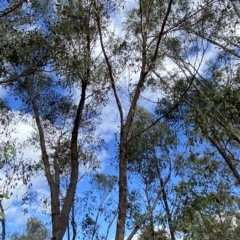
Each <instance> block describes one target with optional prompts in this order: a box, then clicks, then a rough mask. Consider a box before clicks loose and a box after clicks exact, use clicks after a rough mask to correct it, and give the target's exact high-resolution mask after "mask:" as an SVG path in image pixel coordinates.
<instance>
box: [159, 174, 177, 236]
mask: <svg viewBox="0 0 240 240" xmlns="http://www.w3.org/2000/svg"><path fill="white" fill-rule="evenodd" d="M160 181H161V187H162V189H163V190H162V198H163V203H164V208H165V211H166V213H167V221H168V226H169V230H170V235H171V240H176V238H175V234H174V233H175V231H174V229H173V226H172V214H171V211H170V209H169V206H168V201H167V194H166V191H165V185H164V182H163V179H162V178H161V179H160Z"/></svg>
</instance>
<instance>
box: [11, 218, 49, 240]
mask: <svg viewBox="0 0 240 240" xmlns="http://www.w3.org/2000/svg"><path fill="white" fill-rule="evenodd" d="M24 230H25V232H24V233H23V234H20V233H18V232H14V233H12V234H11V235H10V239H11V240H34V239H39V240H45V239H49V238H50V231H49V229H48V228H47V227H46V226H45V225H44V223H43V222H42V221H41V220H40V219H38V218H36V217H31V218H29V219H28V221H27V223H26V226H25V229H24Z"/></svg>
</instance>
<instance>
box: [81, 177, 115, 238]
mask: <svg viewBox="0 0 240 240" xmlns="http://www.w3.org/2000/svg"><path fill="white" fill-rule="evenodd" d="M116 185H117V177H116V176H114V175H108V174H102V173H97V174H94V175H93V176H92V177H91V179H90V187H91V189H90V190H88V191H86V192H85V193H83V194H82V195H83V196H80V197H79V201H81V202H82V204H81V206H79V207H80V213H79V215H80V216H79V217H80V220H79V221H78V222H77V225H78V226H80V227H81V231H79V234H78V235H79V238H80V239H91V240H94V239H104V240H107V239H109V237H110V233H111V228H112V225H113V223H114V221H115V219H116V215H117V201H116V197H115V195H116ZM80 236H82V237H80Z"/></svg>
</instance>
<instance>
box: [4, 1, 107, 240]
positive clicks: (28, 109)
mask: <svg viewBox="0 0 240 240" xmlns="http://www.w3.org/2000/svg"><path fill="white" fill-rule="evenodd" d="M33 3H34V2H32V6H34V5H33ZM36 3H37V2H36ZM40 5H41V4H40ZM38 7H39V6H38ZM53 8H54V7H53ZM25 10H26V12H25ZM55 10H56V11H55V12H53V13H52V12H48V14H49V15H51V14H53V15H54V21H52V22H47V24H46V25H45V28H46V29H45V28H44V27H42V28H39V25H40V26H42V25H41V24H42V22H38V21H36V22H35V26H34V30H25V32H24V31H22V33H21V34H22V35H21V37H22V39H23V41H21V39H20V43H19V42H18V41H19V39H18V38H17V37H16V35H14V36H13V37H10V36H9V37H8V40H9V41H10V42H11V41H13V42H11V44H15V42H14V41H17V44H18V43H19V44H20V47H19V46H18V45H19V44H18V45H17V46H16V49H15V48H14V49H13V50H12V51H11V52H10V53H8V54H7V51H8V47H10V43H9V45H7V46H5V48H4V50H5V51H6V56H7V57H8V56H10V57H9V58H8V62H6V61H5V62H4V63H3V65H4V66H5V65H6V64H8V65H9V68H11V69H10V70H11V71H8V72H7V73H6V74H7V76H8V75H10V74H11V76H12V77H13V78H15V72H16V77H17V80H18V81H15V82H13V81H12V80H13V78H11V77H10V78H9V79H8V80H3V82H2V83H7V87H8V89H9V90H10V91H11V94H12V95H13V96H14V97H15V98H18V99H20V100H21V106H20V110H21V112H22V113H28V114H29V113H30V114H31V115H32V116H33V117H34V120H35V125H34V126H33V128H34V130H35V131H34V132H33V134H32V137H31V139H29V142H31V144H32V147H35V148H37V149H39V148H40V151H41V159H40V161H38V159H37V160H35V162H37V163H35V164H34V166H32V168H30V170H29V171H31V169H35V170H37V171H38V172H41V171H43V173H44V175H45V176H46V179H47V184H48V186H49V189H50V208H51V219H52V239H62V238H63V236H64V234H65V231H66V228H67V225H68V222H69V214H70V211H71V207H72V204H73V201H74V196H75V192H76V188H77V184H78V181H79V179H80V178H81V177H82V175H85V174H86V173H87V172H89V171H91V170H94V169H96V168H98V166H99V161H98V160H97V157H96V155H95V152H96V151H98V150H99V149H100V147H101V144H102V142H101V140H99V139H98V138H96V137H95V136H94V135H93V132H94V130H95V123H96V121H95V119H96V118H97V116H98V114H99V113H98V111H99V106H100V105H101V103H102V102H103V101H104V100H105V99H104V97H102V96H103V95H102V94H101V91H102V90H103V91H106V89H105V86H106V84H105V81H104V78H103V76H102V72H101V65H100V64H99V62H98V61H99V60H98V58H97V56H96V54H95V53H94V48H95V45H96V32H97V31H96V24H95V22H94V19H93V17H92V11H93V10H94V8H93V3H92V2H91V1H83V2H77V1H69V2H67V3H66V2H64V4H63V3H62V4H60V5H59V4H56V8H55ZM42 11H44V9H41V8H40V10H39V12H38V13H37V14H36V15H35V17H36V18H37V17H39V19H41V17H43V16H42ZM21 13H22V15H20V16H22V17H23V18H24V16H25V14H26V15H27V13H28V10H27V9H24V8H23V9H22V12H21ZM30 13H31V11H30ZM30 19H31V18H30ZM45 20H46V19H45ZM50 20H51V19H50ZM10 23H11V24H12V25H13V26H14V23H13V22H12V21H10ZM17 23H18V22H17ZM24 24H26V25H25V27H27V22H26V23H24ZM38 24H39V25H38ZM67 26H71V28H68V29H67V28H66V27H67ZM18 27H19V26H16V28H17V29H16V30H15V31H16V32H18V31H19V29H18ZM20 30H21V29H20ZM20 32H21V31H20ZM24 44H25V45H24ZM24 46H25V48H24ZM39 63H41V65H40V66H41V67H40V68H38V67H39ZM30 64H33V65H34V66H35V65H36V66H37V68H31V67H30V68H29V66H30ZM24 69H27V72H25V70H24ZM29 69H31V71H30V72H29ZM49 69H50V72H53V71H54V73H46V72H49ZM18 72H20V73H18ZM72 89H74V93H72V92H71V91H72ZM73 95H75V96H77V99H78V100H77V103H75V101H76V100H75V99H74V98H73ZM75 96H74V97H75ZM66 179H67V180H66ZM63 182H64V187H65V189H63Z"/></svg>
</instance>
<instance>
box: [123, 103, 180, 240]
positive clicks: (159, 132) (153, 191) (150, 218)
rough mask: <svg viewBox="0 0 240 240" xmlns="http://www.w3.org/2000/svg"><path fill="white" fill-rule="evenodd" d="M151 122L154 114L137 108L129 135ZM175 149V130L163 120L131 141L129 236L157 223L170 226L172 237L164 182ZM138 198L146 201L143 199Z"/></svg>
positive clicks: (170, 217) (168, 178)
mask: <svg viewBox="0 0 240 240" xmlns="http://www.w3.org/2000/svg"><path fill="white" fill-rule="evenodd" d="M154 121H155V118H154V115H153V114H151V113H149V112H148V111H147V110H145V109H144V108H142V107H138V108H137V109H136V114H135V116H134V119H133V123H134V124H133V125H132V128H131V131H130V138H131V136H134V135H135V134H137V133H138V132H141V131H143V130H145V129H146V128H147V127H148V126H149V125H150V124H151V123H152V122H154ZM176 150H177V137H176V132H175V133H174V132H173V131H172V130H171V129H170V127H169V126H168V124H167V123H166V122H157V123H156V124H155V125H154V126H152V127H151V128H149V129H147V130H146V131H144V132H143V133H142V134H141V135H140V136H139V137H138V138H135V139H133V140H132V141H131V142H130V144H129V147H128V154H127V159H128V179H129V182H130V183H133V184H129V207H128V212H129V214H128V218H129V219H128V222H132V223H131V225H132V226H133V230H132V232H131V233H130V235H129V237H128V239H131V238H132V237H133V236H134V235H135V234H136V233H137V231H139V229H145V228H146V226H147V228H148V232H149V231H150V227H151V228H152V233H153V235H154V233H155V230H154V229H155V228H156V227H157V226H159V225H162V226H165V227H166V228H169V229H170V234H171V239H172V240H174V239H175V233H174V232H175V231H174V228H173V226H172V215H171V211H170V209H169V206H168V204H169V203H168V199H167V198H168V196H167V185H168V184H169V182H170V175H171V174H172V172H173V171H174V168H175V167H174V165H175V163H174V160H175V156H174V154H175V153H176ZM133 179H134V180H133ZM136 182H137V183H136ZM131 185H133V186H131ZM134 185H137V187H136V186H135V187H134ZM134 199H135V201H134ZM141 199H145V201H144V202H142V201H141ZM162 203H163V206H162V207H161V205H162ZM163 216H166V218H164V217H163ZM160 219H162V220H160ZM141 226H142V227H141Z"/></svg>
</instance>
